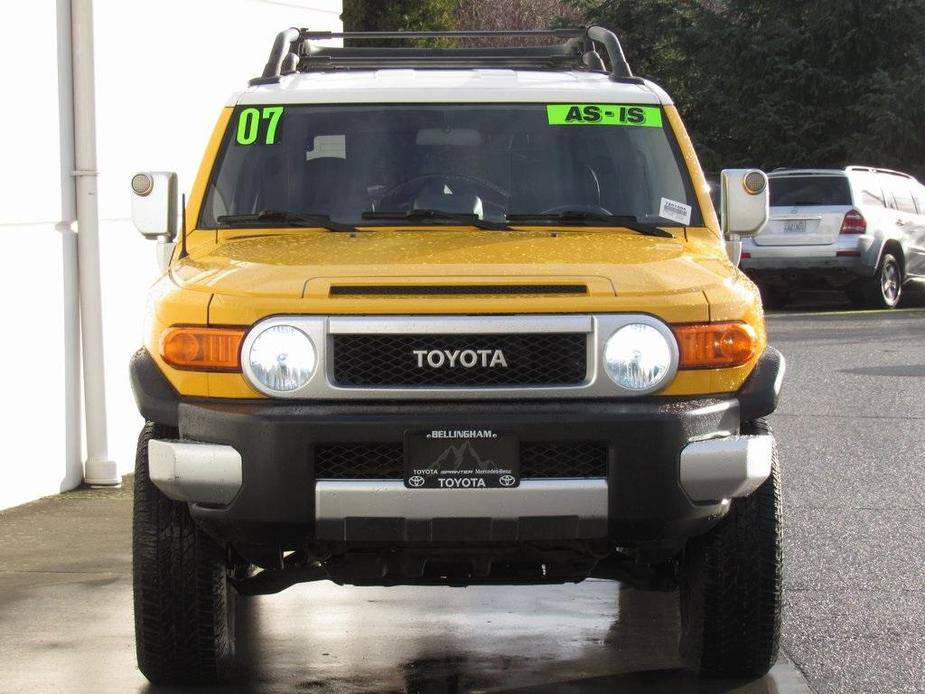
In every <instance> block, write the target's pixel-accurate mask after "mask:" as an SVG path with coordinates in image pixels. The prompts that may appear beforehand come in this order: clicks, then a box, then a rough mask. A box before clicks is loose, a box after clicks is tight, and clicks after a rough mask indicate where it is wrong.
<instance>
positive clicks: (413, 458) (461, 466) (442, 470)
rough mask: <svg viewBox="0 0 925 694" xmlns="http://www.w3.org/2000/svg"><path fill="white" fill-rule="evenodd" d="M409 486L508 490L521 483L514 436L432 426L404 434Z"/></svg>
mask: <svg viewBox="0 0 925 694" xmlns="http://www.w3.org/2000/svg"><path fill="white" fill-rule="evenodd" d="M404 478H405V486H406V487H408V488H409V489H510V488H512V487H516V486H518V485H519V484H520V451H519V442H518V440H517V437H516V436H511V435H506V434H502V433H499V432H497V431H494V430H491V429H471V430H470V429H433V430H431V431H420V432H408V433H406V434H405V467H404Z"/></svg>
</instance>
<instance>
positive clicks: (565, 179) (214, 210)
mask: <svg viewBox="0 0 925 694" xmlns="http://www.w3.org/2000/svg"><path fill="white" fill-rule="evenodd" d="M422 210H431V211H432V210H438V211H440V212H444V213H451V214H452V215H453V218H452V219H447V217H445V216H444V217H440V216H433V215H431V216H427V215H423V214H416V213H415V211H422ZM267 211H271V213H272V214H270V215H267V214H266V212H267ZM562 212H567V213H572V212H584V213H589V215H619V216H622V217H627V218H632V217H634V218H636V219H637V220H638V221H640V222H647V223H653V224H658V225H659V226H676V225H679V224H695V225H696V224H701V223H702V222H701V215H700V209H699V206H698V205H697V202H696V199H695V196H694V194H693V188H692V186H691V183H690V179H689V177H688V174H687V171H686V169H685V168H684V165H683V160H682V158H681V156H680V153H679V151H678V147H677V143H676V142H675V140H674V137H673V135H672V133H671V129H670V126H669V125H668V123H667V119H663V113H662V110H661V108H660V107H656V106H626V105H590V106H589V105H568V104H558V105H546V104H497V105H485V104H470V105H446V104H440V105H418V104H415V105H387V104H376V105H374V106H373V105H347V106H317V105H286V106H256V107H238V108H236V109H235V112H234V113H233V115H232V118H231V121H230V123H229V127H228V132H227V133H226V135H225V140H224V143H223V145H222V148H221V151H220V155H219V160H218V163H217V165H216V167H215V169H214V170H213V172H212V177H211V181H210V184H209V187H208V190H207V194H206V199H205V203H204V205H203V209H202V213H201V216H200V220H199V225H200V227H201V228H222V227H225V226H228V225H229V224H230V222H232V221H249V222H253V221H254V217H253V215H260V214H261V213H264V214H263V215H262V216H261V217H260V220H261V221H265V222H266V223H267V224H272V226H296V225H297V224H296V223H295V222H293V221H292V220H289V219H287V217H286V215H284V214H281V213H293V214H299V215H303V216H305V215H325V216H327V217H328V218H330V219H331V220H333V221H337V222H343V223H347V224H357V223H365V224H375V225H386V224H399V223H401V224H403V225H404V224H408V223H409V221H415V223H434V221H433V220H434V219H440V220H442V221H444V222H446V221H450V222H454V221H455V223H457V224H461V223H463V224H464V223H465V222H464V221H462V220H465V219H467V218H470V219H479V220H488V221H497V222H505V221H506V220H507V216H508V215H530V214H544V213H545V214H547V215H550V216H553V217H554V216H555V215H556V213H562ZM386 213H395V216H390V215H388V214H386ZM239 215H251V216H252V217H250V218H244V217H242V218H240V219H238V220H235V219H234V218H235V217H236V216H239ZM364 215H365V218H364ZM586 217H587V215H586ZM570 219H571V221H575V222H577V220H576V218H575V216H574V215H573V216H572V217H571V218H570ZM373 220H375V221H373ZM390 220H391V221H390ZM397 220H401V221H397ZM568 221H569V220H566V221H565V223H568ZM517 223H519V224H524V223H529V222H527V221H524V220H523V219H522V218H521V220H519V221H518V222H517ZM589 223H590V222H589ZM301 225H302V226H305V224H304V223H303V224H301Z"/></svg>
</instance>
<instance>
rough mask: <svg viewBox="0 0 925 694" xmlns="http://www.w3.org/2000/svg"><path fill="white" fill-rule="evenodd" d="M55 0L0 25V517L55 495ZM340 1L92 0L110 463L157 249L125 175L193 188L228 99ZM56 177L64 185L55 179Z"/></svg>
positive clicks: (58, 455) (58, 286) (58, 370)
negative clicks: (133, 213)
mask: <svg viewBox="0 0 925 694" xmlns="http://www.w3.org/2000/svg"><path fill="white" fill-rule="evenodd" d="M63 4H64V3H63V0H58V2H57V6H56V4H55V3H54V2H50V1H48V0H46V1H45V2H28V3H17V6H16V12H15V21H4V22H0V76H2V77H3V83H4V85H5V89H6V92H7V95H6V97H5V98H4V99H3V102H2V104H3V105H2V106H0V133H3V134H4V137H3V138H2V143H3V144H2V152H3V155H2V159H0V161H2V162H3V164H4V165H3V166H0V242H2V248H3V249H4V252H5V258H4V261H5V262H3V263H2V268H3V269H2V270H0V297H2V299H0V301H2V302H3V303H2V305H3V314H4V315H3V323H2V326H3V327H2V329H0V335H2V339H0V368H5V369H6V371H7V373H6V374H5V376H4V378H3V381H2V383H3V396H2V397H0V451H2V455H0V508H5V507H9V506H12V505H15V504H19V503H23V502H25V501H29V500H31V499H35V498H37V497H39V496H42V495H46V494H52V493H55V492H58V491H60V488H61V484H62V480H63V478H64V450H65V448H64V447H65V431H64V426H65V424H64V402H63V397H64V382H63V378H64V365H63V359H64V352H63V342H62V341H63V331H62V328H61V326H62V321H63V311H62V305H63V295H62V254H61V239H60V234H59V232H58V231H56V229H55V225H56V223H57V222H59V220H60V218H61V193H62V175H61V158H60V152H61V146H60V143H59V95H58V56H57V54H56V53H55V52H54V50H49V46H53V43H52V41H51V39H52V38H53V37H54V33H53V30H54V27H55V26H56V22H57V12H58V8H59V7H61V6H62V5H63ZM341 4H342V3H341V0H285V1H283V0H280V1H278V2H274V1H273V0H159V1H158V2H143V1H142V0H95V2H94V31H95V36H94V40H95V43H96V46H95V48H96V50H95V63H96V102H97V157H98V169H99V185H98V190H99V210H100V221H101V224H100V248H101V268H102V269H101V278H100V280H101V283H102V290H103V316H104V350H105V352H104V354H105V363H106V393H107V408H108V411H107V422H108V429H109V454H110V458H112V459H114V460H115V461H116V462H117V463H118V466H119V470H120V472H121V473H123V474H124V473H126V472H129V471H131V469H132V466H133V463H134V448H135V439H136V437H137V435H138V431H139V429H140V428H141V425H142V421H141V418H140V416H139V415H138V414H137V412H136V410H135V404H134V400H133V398H132V394H131V390H130V387H129V383H128V376H127V365H128V360H129V358H130V356H131V354H132V353H133V352H134V351H135V350H136V349H137V348H138V347H139V346H140V344H141V326H142V319H143V309H144V305H145V293H146V289H147V287H148V286H149V285H150V284H151V283H152V282H153V281H154V279H155V278H156V277H157V266H156V262H155V255H154V245H155V244H154V243H152V242H146V241H145V240H144V239H142V238H141V236H140V235H139V234H138V233H137V232H136V231H135V230H134V227H132V224H131V221H130V219H129V216H130V198H129V180H130V178H131V175H132V174H133V173H134V172H136V171H138V170H170V171H176V172H177V173H178V175H179V180H180V190H181V191H186V192H188V191H189V189H190V187H191V185H192V180H193V177H194V176H195V173H196V170H197V168H198V166H199V160H200V157H201V156H202V152H203V149H204V147H205V143H206V140H207V138H208V136H209V134H210V133H211V131H212V127H213V125H214V122H215V119H216V117H217V116H218V113H219V110H220V109H221V107H222V106H223V105H224V104H225V102H226V100H227V97H228V95H229V93H230V92H232V91H234V90H236V89H239V88H241V87H242V86H244V84H245V83H246V81H247V79H248V78H250V77H253V76H255V75H257V74H259V73H260V72H261V70H262V69H263V66H264V64H265V63H266V60H267V56H268V54H269V51H270V46H271V45H272V42H273V38H274V37H275V35H276V34H277V32H279V31H280V30H282V29H284V28H286V27H288V26H303V27H311V28H314V29H329V30H339V29H340V28H341V26H342V25H341V22H340V18H339V15H340V12H341ZM64 178H65V179H66V178H67V176H65V177H64Z"/></svg>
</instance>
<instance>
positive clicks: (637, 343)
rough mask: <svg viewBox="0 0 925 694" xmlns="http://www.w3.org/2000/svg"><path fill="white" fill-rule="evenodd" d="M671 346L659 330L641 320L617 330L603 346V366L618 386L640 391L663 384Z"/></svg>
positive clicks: (669, 369)
mask: <svg viewBox="0 0 925 694" xmlns="http://www.w3.org/2000/svg"><path fill="white" fill-rule="evenodd" d="M671 363H672V349H671V345H670V344H669V342H668V339H667V338H666V337H665V336H664V335H662V333H661V332H659V331H658V330H656V329H655V328H653V327H652V326H651V325H646V324H645V323H630V324H629V325H624V326H623V327H622V328H620V329H619V330H617V331H616V332H615V333H614V334H613V335H611V336H610V339H609V340H607V344H606V345H605V347H604V368H605V370H606V371H607V375H608V376H610V378H611V379H612V380H613V382H614V383H616V384H617V385H618V386H620V387H621V388H626V389H627V390H632V391H637V392H640V393H642V392H644V391H652V390H655V389H657V388H659V387H660V386H662V385H664V382H665V381H666V380H667V378H668V376H669V373H670V371H671Z"/></svg>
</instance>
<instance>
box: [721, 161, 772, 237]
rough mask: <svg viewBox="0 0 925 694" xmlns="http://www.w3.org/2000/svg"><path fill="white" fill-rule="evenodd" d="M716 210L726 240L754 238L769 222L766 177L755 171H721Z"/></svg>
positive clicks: (762, 173)
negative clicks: (717, 209)
mask: <svg viewBox="0 0 925 694" xmlns="http://www.w3.org/2000/svg"><path fill="white" fill-rule="evenodd" d="M719 209H720V223H721V225H722V228H723V236H724V237H725V238H726V239H728V240H731V241H735V240H738V238H740V237H742V236H756V235H757V234H758V233H759V232H760V231H761V230H762V229H764V225H765V224H767V223H768V177H767V176H765V175H764V172H762V171H758V170H757V169H723V172H722V173H721V174H720V205H719Z"/></svg>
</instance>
